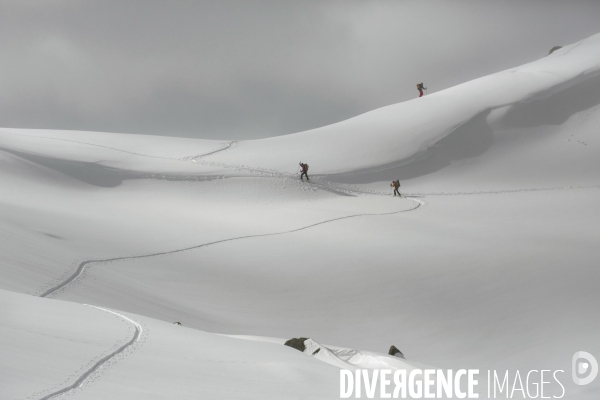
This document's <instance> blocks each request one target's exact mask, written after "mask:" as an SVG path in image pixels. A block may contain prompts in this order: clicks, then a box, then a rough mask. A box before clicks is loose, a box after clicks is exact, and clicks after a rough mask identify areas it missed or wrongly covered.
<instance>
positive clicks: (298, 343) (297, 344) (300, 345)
mask: <svg viewBox="0 0 600 400" xmlns="http://www.w3.org/2000/svg"><path fill="white" fill-rule="evenodd" d="M306 339H308V338H305V337H301V338H293V339H290V340H288V341H287V342H285V345H286V346H290V347H293V348H294V349H296V350H300V351H301V352H304V350H306V346H305V345H304V341H305V340H306Z"/></svg>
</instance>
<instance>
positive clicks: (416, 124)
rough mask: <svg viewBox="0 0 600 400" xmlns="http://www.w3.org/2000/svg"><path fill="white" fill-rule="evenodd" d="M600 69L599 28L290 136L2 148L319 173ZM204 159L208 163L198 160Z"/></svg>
mask: <svg viewBox="0 0 600 400" xmlns="http://www.w3.org/2000/svg"><path fill="white" fill-rule="evenodd" d="M599 73H600V34H598V35H594V36H591V37H589V38H587V39H584V40H582V41H580V42H577V43H575V44H572V45H569V46H565V47H563V48H562V49H560V50H558V51H555V52H554V53H552V54H551V55H549V56H547V57H544V58H542V59H539V60H536V61H534V62H531V63H529V64H525V65H522V66H520V67H517V68H512V69H509V70H506V71H502V72H499V73H496V74H492V75H489V76H485V77H482V78H479V79H475V80H472V81H469V82H466V83H463V84H461V85H457V86H455V87H452V88H449V89H446V90H443V91H440V92H437V93H432V94H430V95H427V96H425V97H422V98H417V99H414V100H410V101H405V102H402V103H398V104H394V105H390V106H387V107H383V108H380V109H377V110H373V111H370V112H367V113H365V114H362V115H359V116H356V117H354V118H351V119H348V120H346V121H342V122H339V123H336V124H332V125H328V126H325V127H322V128H317V129H313V130H309V131H305V132H300V133H296V134H291V135H285V136H279V137H273V138H268V139H260V140H250V141H240V142H237V143H233V142H219V141H212V140H200V139H198V140H194V139H178V138H162V137H145V136H143V135H127V136H126V137H125V138H123V135H116V134H106V133H94V132H75V131H45V130H21V129H7V128H4V129H0V147H2V148H5V149H8V150H14V151H24V152H28V153H33V154H37V155H45V156H47V157H51V158H56V159H65V160H76V161H85V162H95V163H100V164H101V165H103V166H109V167H113V168H119V169H125V170H133V171H145V172H155V173H163V174H184V173H194V174H215V173H224V174H231V173H234V174H239V173H243V172H244V171H246V172H247V171H252V170H276V171H279V172H284V173H293V172H295V168H296V165H297V163H298V162H299V161H305V162H308V163H309V164H310V165H311V166H312V168H311V172H312V173H313V174H319V175H323V174H324V175H327V174H338V173H348V172H352V171H355V172H356V171H369V170H377V169H382V168H389V167H390V166H394V165H401V164H403V163H406V162H409V161H410V160H411V159H413V158H414V157H415V156H416V155H418V154H419V153H421V152H423V151H425V150H426V149H427V148H428V147H430V146H432V145H433V144H434V143H436V142H437V141H439V140H440V139H442V138H443V137H445V136H446V135H448V134H449V133H451V132H452V131H453V130H455V129H456V128H457V127H459V126H461V125H462V124H464V123H466V122H467V121H469V120H471V119H472V118H474V117H476V116H478V115H480V114H481V113H484V112H488V111H491V110H496V109H504V110H505V111H506V110H507V109H509V108H510V107H511V106H513V105H516V104H520V103H524V102H528V101H532V100H534V99H538V98H544V97H547V96H550V95H551V94H552V93H555V92H557V91H561V90H564V89H565V88H568V87H570V86H572V85H576V84H577V83H579V82H582V81H583V80H586V79H588V78H591V77H593V76H596V75H598V74H599ZM44 138H45V139H44ZM117 138H118V145H115V143H116V142H117ZM32 141H33V142H32ZM167 143H168V145H167ZM204 157H207V158H206V160H209V161H210V162H204V163H202V161H203V159H204ZM192 161H196V162H198V163H197V164H196V163H194V162H192ZM157 164H159V165H160V167H158V166H157ZM194 164H196V165H194Z"/></svg>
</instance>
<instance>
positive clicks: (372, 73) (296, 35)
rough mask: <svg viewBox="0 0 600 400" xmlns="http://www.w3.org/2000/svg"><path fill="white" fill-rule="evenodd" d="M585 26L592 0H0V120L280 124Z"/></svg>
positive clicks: (403, 96)
mask: <svg viewBox="0 0 600 400" xmlns="http://www.w3.org/2000/svg"><path fill="white" fill-rule="evenodd" d="M598 32H600V1H598V0H589V1H584V0H581V1H579V0H563V1H554V0H515V1H510V0H503V1H497V0H490V1H487V0H454V1H451V0H437V1H435V0H396V1H376V2H375V1H373V2H372V1H366V0H361V1H358V0H357V1H350V0H344V1H325V0H322V1H306V0H302V1H300V0H295V1H282V0H272V1H257V0H252V1H242V0H238V1H225V0H215V1H178V0H168V1H167V0H163V1H152V0H139V1H133V0H131V1H129V0H116V1H110V0H101V1H85V0H72V1H71V0H43V1H33V0H0V126H2V127H22V128H53V129H77V130H95V131H110V132H126V133H143V134H156V135H171V136H186V137H199V138H214V139H221V138H223V139H226V138H230V139H250V138H261V137H267V136H274V135H281V134H288V133H293V132H298V131H302V130H307V129H311V128H316V127H319V126H323V125H326V124H330V123H334V122H337V121H340V120H343V119H346V118H350V117H352V116H355V115H357V114H360V113H363V112H366V111H369V110H372V109H374V108H378V107H381V106H385V105H388V104H392V103H396V102H400V101H404V100H408V99H411V98H414V97H416V96H417V92H416V89H415V84H416V83H418V82H424V83H425V86H427V87H428V88H429V89H430V92H433V91H438V90H442V89H444V88H447V87H450V86H453V85H456V84H459V83H461V82H464V81H466V80H470V79H474V78H477V77H480V76H483V75H487V74H490V73H493V72H497V71H500V70H503V69H506V68H510V67H513V66H517V65H520V64H523V63H526V62H529V61H533V60H535V59H537V58H540V57H543V56H545V55H546V54H547V53H548V51H549V50H550V48H551V47H553V46H554V45H565V44H569V43H572V42H575V41H578V40H580V39H583V38H585V37H587V36H590V35H592V34H595V33H598Z"/></svg>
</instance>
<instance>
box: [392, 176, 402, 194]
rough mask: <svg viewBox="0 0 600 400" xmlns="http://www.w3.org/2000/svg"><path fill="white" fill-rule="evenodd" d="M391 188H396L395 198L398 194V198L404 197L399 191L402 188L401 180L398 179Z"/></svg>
mask: <svg viewBox="0 0 600 400" xmlns="http://www.w3.org/2000/svg"><path fill="white" fill-rule="evenodd" d="M390 186H391V187H393V188H394V196H396V193H397V194H398V196H400V197H402V195H401V194H400V192H399V191H398V188H399V187H400V179H397V180H395V181H393V182H392V183H391V184H390Z"/></svg>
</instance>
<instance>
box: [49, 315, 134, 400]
mask: <svg viewBox="0 0 600 400" xmlns="http://www.w3.org/2000/svg"><path fill="white" fill-rule="evenodd" d="M84 305H86V306H88V307H93V308H96V309H98V310H102V311H104V312H107V313H110V314H113V315H115V316H117V317H119V318H121V319H122V320H124V321H126V322H128V323H129V324H131V325H132V326H133V327H134V329H135V332H134V333H133V337H132V338H131V339H130V340H129V341H128V342H127V343H125V344H124V345H122V346H120V347H119V348H118V349H116V350H115V351H113V352H111V353H110V354H108V355H106V356H104V357H102V358H101V359H100V360H98V361H97V362H96V363H94V365H92V366H91V367H90V368H89V369H87V370H86V371H85V372H83V373H82V374H81V375H79V376H78V377H77V379H76V380H75V382H73V383H71V384H70V385H68V386H65V387H63V388H62V389H59V390H57V391H54V392H52V393H50V394H47V395H45V396H43V397H40V398H39V400H49V399H53V398H56V397H58V396H63V395H70V394H72V392H74V391H75V390H77V389H79V388H81V386H83V384H84V383H85V382H86V381H89V380H90V378H92V377H93V376H94V375H95V374H96V373H97V372H98V371H99V370H100V369H102V368H105V367H108V366H109V364H110V365H112V364H111V363H110V362H111V361H114V360H115V357H117V356H119V355H121V354H123V353H124V352H125V351H126V350H127V349H130V348H132V346H134V345H136V344H137V343H139V342H140V339H141V337H142V333H143V331H144V330H143V328H142V325H141V324H139V323H138V322H136V321H134V320H132V319H131V318H128V317H126V316H124V315H122V314H119V313H117V312H115V311H111V310H108V309H106V308H102V307H97V306H92V305H89V304H84Z"/></svg>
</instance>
